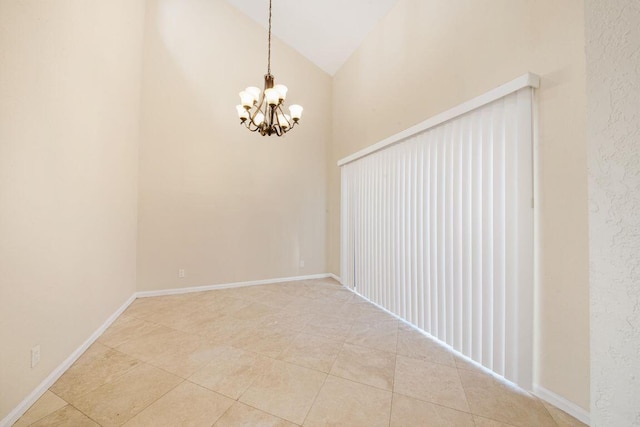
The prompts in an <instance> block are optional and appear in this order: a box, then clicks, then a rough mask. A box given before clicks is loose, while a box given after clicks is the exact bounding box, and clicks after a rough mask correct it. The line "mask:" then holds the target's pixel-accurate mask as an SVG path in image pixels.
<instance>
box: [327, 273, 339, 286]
mask: <svg viewBox="0 0 640 427" xmlns="http://www.w3.org/2000/svg"><path fill="white" fill-rule="evenodd" d="M328 276H329V277H331V278H332V279H333V280H335V281H336V282H338V283H340V284H341V285H342V279H341V278H340V276H337V275H335V274H333V273H329V274H328Z"/></svg>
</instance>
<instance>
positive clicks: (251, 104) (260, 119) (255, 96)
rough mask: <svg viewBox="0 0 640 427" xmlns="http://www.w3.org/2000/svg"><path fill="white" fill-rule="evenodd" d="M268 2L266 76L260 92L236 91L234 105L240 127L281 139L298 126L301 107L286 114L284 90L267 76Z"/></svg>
mask: <svg viewBox="0 0 640 427" xmlns="http://www.w3.org/2000/svg"><path fill="white" fill-rule="evenodd" d="M271 1H272V0H269V54H268V59H267V74H265V76H264V91H261V90H260V89H259V88H257V87H253V86H250V87H248V88H246V89H245V90H243V91H242V92H240V105H238V106H236V109H237V110H238V116H239V117H240V124H243V125H245V126H246V127H247V129H249V130H250V131H251V132H260V134H261V135H262V136H265V135H269V136H271V135H278V136H282V135H284V134H285V133H287V132H289V131H290V130H291V129H293V127H294V126H295V125H296V124H298V122H299V121H300V118H301V117H302V110H303V108H302V107H301V106H300V105H292V106H290V107H289V114H286V113H285V112H284V110H283V109H282V107H283V106H284V101H285V99H286V98H287V90H288V89H287V87H286V86H285V85H277V84H275V79H274V77H273V76H272V75H271Z"/></svg>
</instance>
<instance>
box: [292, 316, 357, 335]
mask: <svg viewBox="0 0 640 427" xmlns="http://www.w3.org/2000/svg"><path fill="white" fill-rule="evenodd" d="M352 325H353V321H352V320H348V319H342V318H338V317H331V316H325V315H317V316H315V317H313V319H311V321H310V322H309V323H308V324H307V326H306V327H305V328H304V330H303V332H305V333H307V334H313V335H321V336H323V337H326V338H331V339H333V340H336V341H344V340H345V339H346V338H347V335H349V331H350V330H351V326H352Z"/></svg>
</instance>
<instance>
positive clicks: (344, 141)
mask: <svg viewBox="0 0 640 427" xmlns="http://www.w3.org/2000/svg"><path fill="white" fill-rule="evenodd" d="M582 8H583V2H582V1H580V0H567V1H561V2H558V1H556V0H539V1H535V2H534V1H525V0H481V1H479V0H454V1H422V0H413V1H410V0H399V2H398V4H397V5H396V6H395V7H394V9H392V11H391V12H390V13H389V14H388V15H387V16H386V17H385V18H384V19H383V21H382V22H381V23H380V24H379V25H378V26H377V27H376V28H375V29H374V31H372V33H371V34H369V36H368V37H367V39H366V40H365V42H364V44H363V45H361V46H360V48H359V49H358V50H357V51H356V52H355V53H354V55H353V56H352V57H351V58H350V60H349V61H348V62H347V64H346V65H345V66H344V67H343V68H342V69H341V70H340V71H339V72H338V73H337V74H336V76H335V78H334V86H333V117H334V123H333V128H334V132H333V144H332V147H331V151H330V157H329V161H328V172H327V173H328V179H329V234H328V245H329V260H328V262H329V269H330V271H331V272H333V273H339V268H340V267H339V250H340V249H339V233H340V232H339V227H340V224H339V210H340V206H339V203H340V200H339V197H340V176H339V170H338V168H337V167H336V161H337V160H338V159H340V158H342V157H344V156H346V155H348V154H351V153H353V152H355V151H358V150H360V149H362V148H364V147H366V146H368V145H371V144H373V143H375V142H378V141H380V140H382V139H383V138H385V137H387V136H390V135H392V134H395V133H397V132H399V131H401V130H403V129H405V128H407V127H409V126H411V125H413V124H416V123H418V122H421V121H423V120H425V119H427V118H429V117H431V116H433V115H435V114H437V113H439V112H442V111H444V110H447V109H448V108H451V107H453V106H455V105H458V104H460V103H462V102H464V101H466V100H468V99H470V98H473V97H475V96H477V95H480V94H482V93H484V92H486V91H488V90H490V89H492V88H494V87H496V86H499V85H501V84H503V83H506V82H507V81H509V80H511V79H513V78H515V77H518V76H519V75H521V74H524V73H525V72H528V71H531V72H534V73H537V74H539V75H540V76H541V77H542V87H541V89H540V90H539V91H538V95H539V108H540V127H539V130H540V141H539V146H538V152H539V162H538V164H537V166H536V168H537V172H538V174H539V181H538V183H537V184H538V191H539V196H540V197H539V199H538V200H537V207H538V212H539V216H540V219H539V230H538V233H539V236H540V258H539V267H538V271H537V274H538V280H539V283H540V295H539V301H538V308H539V311H538V323H537V328H538V340H539V341H538V344H539V352H538V356H539V360H538V364H539V369H538V383H539V384H540V385H541V386H542V387H544V388H546V389H547V390H550V391H552V392H554V393H556V394H558V395H560V396H562V397H564V398H566V399H568V400H570V401H572V402H574V403H576V404H578V405H579V406H581V407H582V408H589V306H588V297H589V291H588V252H587V251H588V248H587V246H588V242H587V178H586V145H585V130H584V128H585V108H586V107H585V102H586V101H585V88H584V85H585V64H584V61H585V58H584V33H583V31H584V17H583V9H582Z"/></svg>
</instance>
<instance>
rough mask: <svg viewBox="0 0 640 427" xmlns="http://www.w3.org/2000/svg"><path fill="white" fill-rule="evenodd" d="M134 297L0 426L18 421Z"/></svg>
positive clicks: (3, 420) (7, 425)
mask: <svg viewBox="0 0 640 427" xmlns="http://www.w3.org/2000/svg"><path fill="white" fill-rule="evenodd" d="M135 299H136V294H133V295H131V296H130V297H129V299H127V301H125V303H124V304H122V305H121V306H120V308H119V309H117V310H116V312H115V313H113V314H112V315H111V316H109V318H108V319H107V320H106V321H105V322H104V323H103V324H102V326H100V327H99V328H98V329H97V330H96V331H95V332H94V333H93V334H92V335H91V336H90V337H89V338H88V339H87V340H86V341H85V342H84V343H82V345H81V346H80V347H78V348H77V349H76V350H75V351H74V352H73V353H71V355H70V356H69V357H67V359H66V360H65V361H64V362H62V363H61V364H60V365H59V366H58V367H57V368H55V369H54V370H53V372H51V373H50V374H49V376H48V377H47V378H45V379H44V381H42V382H41V383H40V384H39V385H38V386H37V387H36V388H35V390H33V391H32V392H31V394H29V395H28V396H27V397H26V398H25V399H24V400H23V401H22V402H20V403H19V404H18V406H16V407H15V408H14V409H13V411H11V412H9V415H7V416H6V417H4V419H2V420H1V421H0V427H9V426H11V425H12V424H13V423H15V422H16V421H18V419H19V418H20V417H21V416H22V415H24V413H25V412H27V410H28V409H29V408H30V407H31V405H33V404H34V403H36V401H37V400H38V399H40V397H41V396H42V395H43V394H44V393H45V392H46V391H47V390H48V389H49V387H51V386H52V385H53V383H55V382H56V381H57V380H58V378H60V377H61V376H62V374H64V373H65V371H66V370H67V369H69V368H70V367H71V365H73V363H74V362H75V361H76V360H78V358H79V357H80V356H82V354H83V353H84V352H85V351H86V350H87V349H88V348H89V346H90V345H91V344H93V343H94V342H95V341H96V340H97V339H98V337H100V335H102V333H103V332H104V331H105V330H107V328H108V327H109V326H111V324H112V323H113V322H114V321H115V320H116V319H117V318H118V316H120V315H121V314H122V313H123V312H124V311H125V310H126V309H127V307H129V305H130V304H131V303H132V302H133V301H134V300H135Z"/></svg>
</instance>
